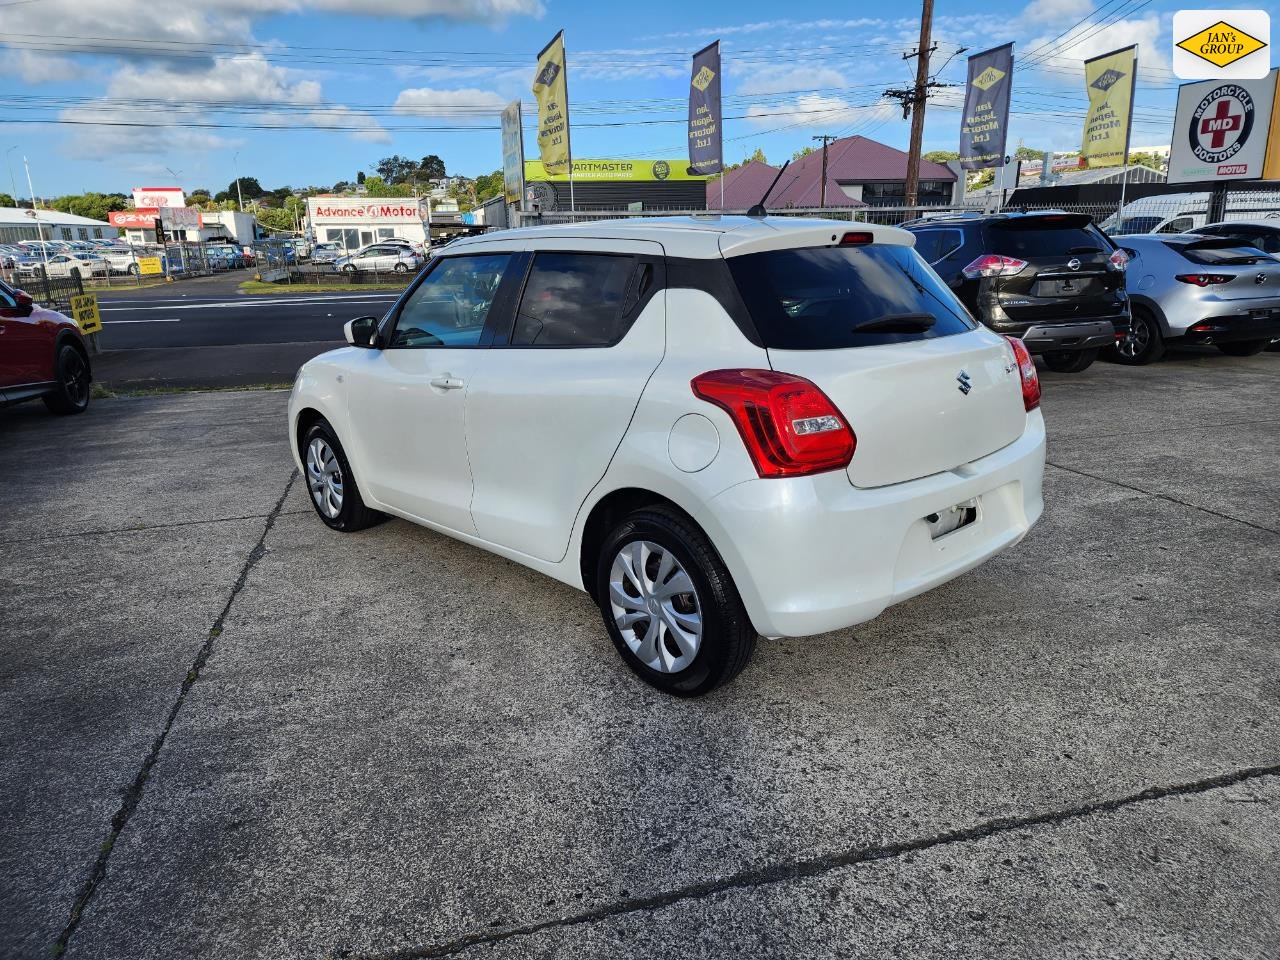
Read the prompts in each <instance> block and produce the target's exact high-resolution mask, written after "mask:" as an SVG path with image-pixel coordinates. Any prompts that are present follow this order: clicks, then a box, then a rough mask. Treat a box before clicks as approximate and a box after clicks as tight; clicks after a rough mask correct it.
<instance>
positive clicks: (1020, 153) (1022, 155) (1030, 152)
mask: <svg viewBox="0 0 1280 960" xmlns="http://www.w3.org/2000/svg"><path fill="white" fill-rule="evenodd" d="M1013 159H1015V160H1021V161H1022V162H1023V163H1026V162H1027V161H1028V160H1043V159H1044V151H1043V150H1037V149H1035V147H1019V148H1018V149H1017V150H1015V151H1013Z"/></svg>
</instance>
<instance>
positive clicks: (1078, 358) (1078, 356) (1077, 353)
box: [1044, 348, 1098, 373]
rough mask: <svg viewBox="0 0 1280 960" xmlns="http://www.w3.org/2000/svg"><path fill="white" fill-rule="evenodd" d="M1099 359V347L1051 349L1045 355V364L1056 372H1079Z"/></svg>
mask: <svg viewBox="0 0 1280 960" xmlns="http://www.w3.org/2000/svg"><path fill="white" fill-rule="evenodd" d="M1097 359H1098V351H1097V348H1094V349H1092V350H1050V351H1049V352H1048V353H1046V354H1045V355H1044V365H1045V366H1046V367H1048V368H1049V369H1050V370H1052V371H1053V372H1054V373H1079V372H1080V371H1081V370H1086V369H1088V368H1089V367H1091V366H1093V361H1095V360H1097Z"/></svg>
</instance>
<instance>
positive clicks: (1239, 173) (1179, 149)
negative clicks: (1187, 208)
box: [1169, 70, 1280, 183]
mask: <svg viewBox="0 0 1280 960" xmlns="http://www.w3.org/2000/svg"><path fill="white" fill-rule="evenodd" d="M1276 75H1277V71H1276V70H1272V71H1271V73H1270V74H1269V75H1267V76H1266V77H1264V78H1263V79H1261V80H1206V81H1204V82H1202V83H1188V84H1185V85H1184V86H1182V87H1181V88H1180V89H1179V90H1178V110H1177V113H1176V114H1175V117H1174V121H1173V145H1172V150H1171V151H1170V154H1169V182H1170V183H1187V182H1191V181H1195V180H1257V179H1259V178H1261V177H1262V170H1263V165H1264V164H1265V162H1266V157H1267V141H1268V137H1269V136H1270V137H1277V136H1280V131H1276V130H1272V129H1271V126H1272V124H1271V112H1272V105H1273V104H1274V102H1275V93H1276Z"/></svg>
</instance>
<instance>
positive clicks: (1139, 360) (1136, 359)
mask: <svg viewBox="0 0 1280 960" xmlns="http://www.w3.org/2000/svg"><path fill="white" fill-rule="evenodd" d="M1164 352H1165V343H1164V335H1163V334H1161V333H1160V324H1158V323H1156V318H1155V317H1153V316H1152V315H1151V314H1150V313H1148V312H1147V311H1146V310H1143V309H1141V308H1138V307H1135V308H1134V309H1133V315H1132V316H1131V317H1130V318H1129V335H1128V336H1126V337H1125V338H1124V339H1123V340H1121V341H1120V342H1119V343H1117V344H1116V345H1115V346H1114V347H1111V348H1110V349H1109V350H1108V351H1107V353H1108V356H1109V357H1110V358H1111V359H1112V360H1114V361H1115V362H1116V363H1123V364H1126V365H1127V366H1131V367H1141V366H1144V365H1146V364H1148V363H1155V362H1156V361H1157V360H1159V359H1160V358H1161V357H1163V356H1164Z"/></svg>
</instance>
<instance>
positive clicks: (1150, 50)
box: [1014, 13, 1169, 91]
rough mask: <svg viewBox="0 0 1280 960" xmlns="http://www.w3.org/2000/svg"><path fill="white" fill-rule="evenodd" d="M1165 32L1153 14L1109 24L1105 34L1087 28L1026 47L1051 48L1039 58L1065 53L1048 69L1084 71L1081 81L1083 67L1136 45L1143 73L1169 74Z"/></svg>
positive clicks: (1050, 37) (1094, 25) (1157, 15)
mask: <svg viewBox="0 0 1280 960" xmlns="http://www.w3.org/2000/svg"><path fill="white" fill-rule="evenodd" d="M1161 30H1162V28H1161V19H1160V15H1159V14H1155V13H1153V14H1149V15H1147V16H1145V17H1137V18H1135V19H1132V20H1121V21H1119V22H1117V23H1112V24H1108V25H1107V26H1106V27H1104V28H1102V29H1101V30H1098V29H1097V24H1084V25H1082V26H1080V27H1077V28H1075V29H1074V30H1072V31H1071V33H1069V34H1067V35H1066V36H1065V37H1062V38H1061V39H1059V40H1054V38H1053V35H1052V34H1049V35H1047V36H1043V37H1037V38H1036V39H1034V40H1032V41H1031V42H1030V43H1028V44H1026V45H1025V47H1024V49H1026V50H1035V48H1036V47H1039V46H1044V45H1046V44H1047V45H1048V46H1047V47H1046V49H1045V50H1043V51H1041V53H1040V54H1037V56H1041V55H1043V54H1044V53H1048V52H1049V51H1050V50H1059V51H1061V53H1059V54H1056V55H1055V56H1053V57H1052V58H1051V59H1049V60H1048V61H1046V65H1047V66H1051V67H1054V68H1055V69H1061V70H1067V69H1073V70H1080V77H1081V78H1083V77H1084V72H1083V69H1082V67H1081V64H1082V63H1083V62H1084V61H1085V60H1089V59H1091V58H1093V57H1096V56H1098V55H1099V54H1103V53H1109V52H1111V51H1112V50H1118V49H1119V48H1121V47H1127V46H1129V45H1131V44H1134V43H1136V44H1138V66H1139V68H1140V69H1141V68H1145V67H1153V68H1155V69H1163V70H1167V69H1168V68H1169V56H1168V44H1165V43H1161V42H1160V36H1161ZM1139 84H1141V80H1139ZM1014 90H1015V91H1016V90H1017V87H1014Z"/></svg>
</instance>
